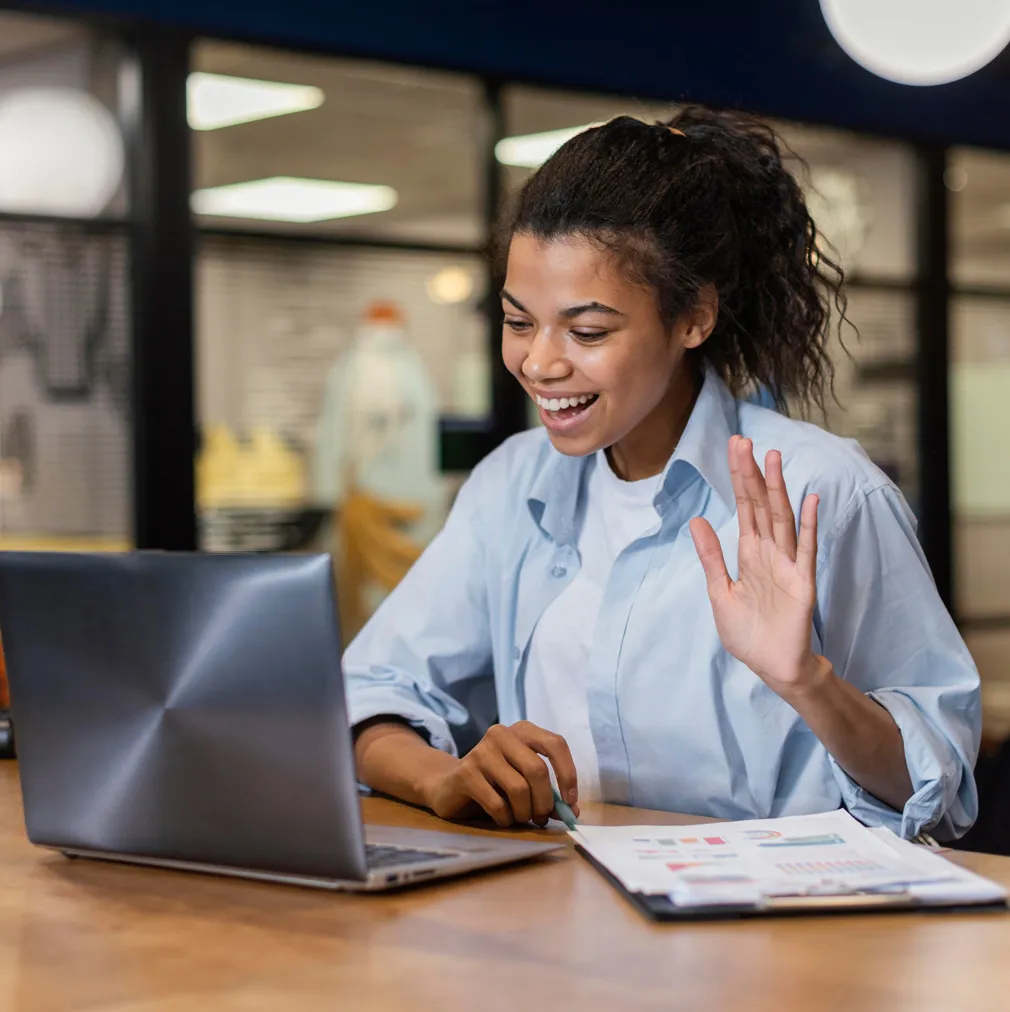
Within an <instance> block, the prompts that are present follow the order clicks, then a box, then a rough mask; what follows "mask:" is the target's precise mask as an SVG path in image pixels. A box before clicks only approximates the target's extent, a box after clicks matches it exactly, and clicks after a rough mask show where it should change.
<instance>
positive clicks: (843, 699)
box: [785, 657, 912, 812]
mask: <svg viewBox="0 0 1010 1012" xmlns="http://www.w3.org/2000/svg"><path fill="white" fill-rule="evenodd" d="M817 664H818V668H817V672H816V675H815V677H813V678H812V679H810V681H809V682H808V683H806V684H805V685H804V686H803V688H802V689H798V690H796V691H795V692H790V693H789V695H788V696H786V697H785V698H786V702H788V703H789V704H790V705H791V706H792V707H793V709H795V710H796V712H797V713H799V715H800V716H801V717H802V718H803V719H804V721H806V723H807V726H808V727H809V728H810V730H811V731H813V732H814V734H815V735H817V737H818V738H819V739H820V741H821V742H822V744H823V745H824V747H825V748H826V749H827V750H828V752H829V753H830V754H831V755H832V756H833V757H834V759H835V761H836V762H837V763H838V765H839V766H841V767H842V769H843V770H845V772H846V773H848V775H849V776H850V777H852V779H853V780H855V781H856V783H857V784H859V786H860V787H862V788H863V789H864V790H867V791H869V792H870V794H872V795H873V796H874V797H876V798H879V799H880V800H881V801H883V802H885V804H888V805H890V806H891V807H892V808H893V809H895V810H896V811H899V812H900V811H901V810H902V808H904V807H905V802H906V801H908V799H909V798H910V797H911V796H912V781H911V779H910V777H909V775H908V765H907V764H906V762H905V746H904V742H903V741H902V738H901V731H899V730H898V725H897V724H895V722H894V718H893V717H892V716H891V715H890V713H888V712H887V710H886V709H884V707H883V706H881V705H880V704H879V703H877V702H876V701H875V700H873V699H871V698H870V697H869V696H867V695H865V694H864V693H862V692H860V691H859V689H857V688H856V687H855V686H854V685H851V684H850V683H849V682H846V681H845V680H844V679H842V678H839V677H838V675H837V674H835V671H834V668H832V666H831V662H830V661H828V660H827V659H826V658H824V657H818V658H817Z"/></svg>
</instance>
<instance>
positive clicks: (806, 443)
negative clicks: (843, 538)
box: [739, 404, 911, 529]
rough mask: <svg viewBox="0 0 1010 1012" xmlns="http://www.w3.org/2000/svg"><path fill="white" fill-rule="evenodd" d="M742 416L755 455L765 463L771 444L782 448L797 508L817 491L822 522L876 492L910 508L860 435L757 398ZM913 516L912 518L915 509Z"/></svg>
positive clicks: (788, 485)
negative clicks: (792, 414)
mask: <svg viewBox="0 0 1010 1012" xmlns="http://www.w3.org/2000/svg"><path fill="white" fill-rule="evenodd" d="M739 420H740V431H741V433H742V435H744V436H748V437H749V438H751V439H752V440H753V441H754V455H755V457H756V458H757V460H758V462H759V463H760V464H761V465H762V467H763V463H764V455H765V454H766V453H767V452H768V451H769V450H778V451H780V452H781V454H782V472H783V476H784V478H785V482H786V488H787V490H788V492H789V497H790V499H791V500H792V502H793V506H794V508H797V507H798V506H799V503H800V502H801V501H802V499H803V497H804V496H806V495H808V494H811V493H816V494H817V496H818V497H819V499H820V503H821V505H820V509H819V516H820V518H821V521H822V524H823V522H824V521H828V522H829V523H830V521H831V520H832V519H836V518H837V519H841V518H842V516H843V515H845V514H851V513H852V512H853V511H855V510H857V509H858V508H859V507H860V506H861V505H863V504H865V503H868V502H872V501H873V500H874V499H875V498H878V496H876V495H875V493H880V494H881V496H882V497H883V498H886V499H889V500H891V501H892V502H897V503H900V508H901V510H902V512H907V506H906V505H905V502H904V499H903V498H902V496H901V492H900V491H899V490H898V488H897V486H895V484H894V482H893V481H892V480H891V479H890V478H889V477H888V476H887V475H886V474H885V473H884V472H883V471H882V470H881V469H880V468H879V467H878V466H877V465H876V464H874V463H873V461H872V460H870V458H869V457H868V456H867V455H866V452H865V451H864V450H863V448H862V447H861V446H860V445H859V443H858V442H856V440H854V439H847V438H845V437H843V436H839V435H836V434H834V433H832V432H828V431H827V430H825V429H823V428H821V427H820V426H818V425H814V424H812V423H810V422H804V421H799V420H798V419H795V418H788V417H786V416H785V415H782V414H779V413H778V412H776V411H772V410H770V409H768V408H765V407H761V406H759V405H756V404H741V405H740V412H739ZM908 516H909V518H911V513H910V512H909V513H908ZM822 529H826V528H825V527H822Z"/></svg>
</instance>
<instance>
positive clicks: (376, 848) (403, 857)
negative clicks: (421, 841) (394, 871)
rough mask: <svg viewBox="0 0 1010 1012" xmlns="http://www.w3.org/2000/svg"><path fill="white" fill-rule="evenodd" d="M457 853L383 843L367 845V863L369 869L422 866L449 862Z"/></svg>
mask: <svg viewBox="0 0 1010 1012" xmlns="http://www.w3.org/2000/svg"><path fill="white" fill-rule="evenodd" d="M457 856H458V855H457V853H456V852H455V851H445V850H418V849H417V848H416V847H392V846H389V845H388V844H383V843H366V844H365V863H366V864H367V865H368V867H369V868H388V867H389V866H390V865H393V864H420V863H421V862H422V861H447V860H449V859H450V858H453V857H457Z"/></svg>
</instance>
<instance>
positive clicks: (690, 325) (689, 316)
mask: <svg viewBox="0 0 1010 1012" xmlns="http://www.w3.org/2000/svg"><path fill="white" fill-rule="evenodd" d="M718 319H719V293H718V292H717V291H716V289H715V285H704V286H703V287H702V288H701V289H700V290H699V292H698V298H697V299H696V300H695V303H694V305H693V306H692V307H691V308H690V309H689V310H687V311H686V312H684V313H682V314H681V317H680V319H679V320H678V321H677V329H678V330H680V332H681V344H682V345H683V347H685V348H699V347H701V345H703V344H704V343H705V342H706V341H707V340H708V336H709V334H711V333H712V331H713V330H714V329H715V323H716V320H718Z"/></svg>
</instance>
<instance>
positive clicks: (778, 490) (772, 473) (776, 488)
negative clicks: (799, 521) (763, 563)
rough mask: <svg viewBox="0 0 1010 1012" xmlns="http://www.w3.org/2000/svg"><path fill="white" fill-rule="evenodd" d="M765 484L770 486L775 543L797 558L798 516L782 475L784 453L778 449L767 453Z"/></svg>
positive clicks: (790, 555)
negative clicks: (790, 500) (794, 511)
mask: <svg viewBox="0 0 1010 1012" xmlns="http://www.w3.org/2000/svg"><path fill="white" fill-rule="evenodd" d="M765 485H766V486H767V488H768V504H769V507H770V508H771V515H772V536H773V537H774V538H775V544H776V545H778V546H779V548H781V549H782V551H784V552H785V553H786V554H787V555H788V556H789V558H790V559H795V558H796V516H795V514H794V513H793V507H792V503H790V502H789V493H788V492H786V480H785V478H784V477H783V475H782V454H781V453H779V451H778V450H769V451H768V453H767V454H766V455H765Z"/></svg>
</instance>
